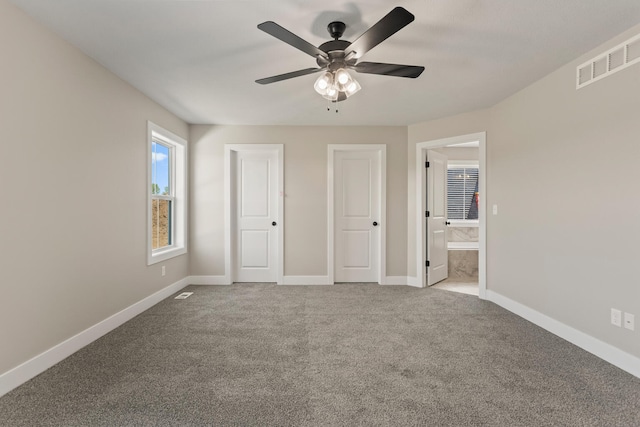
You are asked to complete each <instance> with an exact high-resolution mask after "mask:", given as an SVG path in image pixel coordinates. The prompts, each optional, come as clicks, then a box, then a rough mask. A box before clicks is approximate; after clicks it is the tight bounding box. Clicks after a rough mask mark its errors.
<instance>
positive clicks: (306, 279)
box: [282, 276, 333, 285]
mask: <svg viewBox="0 0 640 427" xmlns="http://www.w3.org/2000/svg"><path fill="white" fill-rule="evenodd" d="M282 284H283V285H333V282H330V281H329V276H284V278H283V282H282Z"/></svg>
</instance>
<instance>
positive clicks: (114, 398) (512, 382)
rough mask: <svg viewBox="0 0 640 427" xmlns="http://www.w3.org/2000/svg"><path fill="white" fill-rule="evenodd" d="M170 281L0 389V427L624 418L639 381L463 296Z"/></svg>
mask: <svg viewBox="0 0 640 427" xmlns="http://www.w3.org/2000/svg"><path fill="white" fill-rule="evenodd" d="M185 291H193V292H195V293H194V294H193V295H192V296H191V297H190V298H188V299H186V300H175V299H173V298H169V299H166V300H164V301H162V302H161V303H160V304H158V305H156V306H154V307H153V308H151V309H150V310H148V311H146V312H144V313H142V314H141V315H139V316H137V317H136V318H134V319H132V320H131V321H129V322H127V323H126V324H124V325H123V326H121V327H120V328H118V329H116V330H114V331H113V332H111V333H109V334H107V335H105V336H104V337H103V338H101V339H99V340H97V341H95V342H94V343H92V344H90V345H89V346H87V347H85V348H84V349H82V350H80V351H79V352H77V353H75V354H74V355H72V356H71V357H69V358H67V359H65V360H64V361H62V362H61V363H59V364H57V365H56V366H54V367H52V368H51V369H49V370H47V371H46V372H44V373H42V374H41V375H39V376H38V377H36V378H34V379H33V380H31V381H29V382H27V383H26V384H24V385H22V386H21V387H19V388H17V389H15V390H13V391H12V392H10V393H8V394H7V395H5V396H3V397H2V398H0V425H2V426H49V425H51V426H169V425H175V426H204V425H216V426H377V425H380V426H485V425H486V426H639V425H640V379H638V378H635V377H633V376H632V375H630V374H628V373H625V372H624V371H622V370H620V369H618V368H616V367H614V366H612V365H610V364H608V363H606V362H604V361H602V360H600V359H598V358H597V357H595V356H593V355H591V354H589V353H587V352H585V351H583V350H581V349H579V348H577V347H575V346H573V345H572V344H569V343H567V342H565V341H563V340H562V339H560V338H558V337H556V336H554V335H552V334H550V333H548V332H546V331H544V330H542V329H540V328H538V327H537V326H535V325H533V324H531V323H529V322H527V321H525V320H523V319H521V318H519V317H517V316H515V315H513V314H511V313H509V312H507V311H505V310H503V309H502V308H500V307H498V306H496V305H494V304H492V303H489V302H486V301H481V300H479V299H478V298H477V297H474V296H469V295H464V294H459V293H453V292H447V291H442V290H438V289H415V288H410V287H381V286H378V285H372V284H349V285H336V286H276V285H270V284H242V285H233V286H190V287H188V288H187V289H185Z"/></svg>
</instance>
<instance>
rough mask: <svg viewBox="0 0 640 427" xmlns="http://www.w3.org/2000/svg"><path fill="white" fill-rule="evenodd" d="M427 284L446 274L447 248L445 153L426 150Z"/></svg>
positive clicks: (436, 281)
mask: <svg viewBox="0 0 640 427" xmlns="http://www.w3.org/2000/svg"><path fill="white" fill-rule="evenodd" d="M427 161H428V162H429V167H428V168H427V212H428V214H427V218H426V220H427V227H426V228H427V260H428V266H427V285H428V286H431V285H433V284H435V283H438V282H440V281H442V280H444V279H446V278H447V277H449V271H448V270H449V252H448V249H447V156H445V155H444V154H440V153H437V152H435V151H432V150H428V151H427Z"/></svg>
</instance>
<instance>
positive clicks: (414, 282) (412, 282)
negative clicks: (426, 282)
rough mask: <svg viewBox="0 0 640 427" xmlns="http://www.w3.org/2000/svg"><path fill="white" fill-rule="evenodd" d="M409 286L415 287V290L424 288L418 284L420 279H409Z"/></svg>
mask: <svg viewBox="0 0 640 427" xmlns="http://www.w3.org/2000/svg"><path fill="white" fill-rule="evenodd" d="M407 286H413V287H414V288H422V286H420V284H419V283H418V278H417V277H411V276H409V277H407Z"/></svg>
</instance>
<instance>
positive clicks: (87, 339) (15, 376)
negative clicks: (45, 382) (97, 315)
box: [0, 277, 189, 397]
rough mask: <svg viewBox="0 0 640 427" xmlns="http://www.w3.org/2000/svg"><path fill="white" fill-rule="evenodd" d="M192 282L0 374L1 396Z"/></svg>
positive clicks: (180, 283)
mask: <svg viewBox="0 0 640 427" xmlns="http://www.w3.org/2000/svg"><path fill="white" fill-rule="evenodd" d="M187 285H189V281H188V280H187V278H186V277H185V278H184V279H182V280H179V281H177V282H175V283H174V284H172V285H169V286H167V287H166V288H164V289H161V290H159V291H158V292H156V293H154V294H152V295H149V296H148V297H146V298H144V299H142V300H140V301H138V302H137V303H135V304H133V305H130V306H129V307H127V308H125V309H123V310H121V311H119V312H118V313H116V314H114V315H112V316H109V317H108V318H106V319H104V320H103V321H101V322H99V323H96V324H95V325H93V326H91V327H89V328H87V329H85V330H84V331H82V332H79V333H78V334H76V335H74V336H72V337H71V338H69V339H67V340H65V341H63V342H61V343H60V344H57V345H55V346H53V347H51V348H50V349H49V350H46V351H45V352H43V353H40V354H39V355H37V356H35V357H33V358H31V359H29V360H27V361H26V362H24V363H22V364H20V365H18V366H16V367H15V368H13V369H11V370H9V371H7V372H5V373H3V374H2V375H0V397H1V396H3V395H5V394H6V393H8V392H10V391H11V390H13V389H14V388H16V387H18V386H19V385H21V384H24V383H25V382H27V381H29V380H30V379H31V378H33V377H35V376H36V375H38V374H40V373H42V372H44V371H46V370H47V369H49V368H50V367H52V366H53V365H55V364H56V363H58V362H60V361H62V360H64V359H65V358H67V357H69V356H71V355H72V354H73V353H75V352H76V351H78V350H80V349H81V348H82V347H84V346H86V345H88V344H91V343H92V342H93V341H95V340H97V339H98V338H100V337H101V336H103V335H105V334H107V333H108V332H111V331H112V330H114V329H115V328H117V327H118V326H120V325H122V324H123V323H125V322H127V321H128V320H131V319H132V318H134V317H135V316H137V315H138V314H140V313H142V312H143V311H145V310H147V309H149V308H151V307H153V306H154V305H156V304H157V303H159V302H160V301H162V300H163V299H165V298H167V297H169V296H171V295H172V294H174V293H176V292H178V291H180V290H181V289H183V288H184V287H185V286H187Z"/></svg>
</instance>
